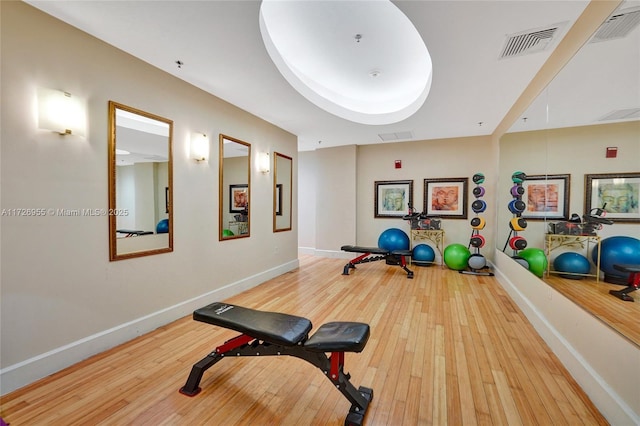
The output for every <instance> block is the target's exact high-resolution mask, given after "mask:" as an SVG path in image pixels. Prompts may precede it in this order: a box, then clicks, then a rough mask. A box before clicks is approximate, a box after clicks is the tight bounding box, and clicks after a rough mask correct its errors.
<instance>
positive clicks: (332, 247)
mask: <svg viewBox="0 0 640 426" xmlns="http://www.w3.org/2000/svg"><path fill="white" fill-rule="evenodd" d="M300 157H301V167H304V168H306V169H310V170H311V169H313V170H315V172H316V174H315V178H313V177H312V176H310V177H309V178H308V179H306V180H304V181H303V180H302V178H301V181H300V188H301V194H300V207H299V208H300V211H301V212H302V210H303V209H304V208H305V207H304V206H305V205H309V204H310V203H313V204H315V205H316V212H317V213H315V214H314V213H313V212H311V214H309V215H302V214H301V217H300V228H301V229H305V233H304V235H303V233H302V232H301V233H300V236H301V238H300V242H299V243H300V247H304V248H306V249H307V251H308V252H314V249H317V251H315V254H320V255H324V256H337V257H345V256H346V257H353V256H351V255H350V254H345V253H340V247H341V246H342V245H345V244H357V245H361V246H373V247H376V246H377V245H378V237H379V236H380V234H381V233H382V232H383V231H384V230H386V229H389V228H399V229H402V230H404V231H405V232H406V233H407V234H409V231H410V226H409V223H408V222H407V221H404V220H402V219H396V218H375V217H374V197H375V194H374V187H375V185H374V182H375V181H385V180H413V201H414V206H415V208H416V210H417V211H422V210H423V198H424V197H423V194H424V179H425V178H460V177H462V178H465V177H466V178H468V179H469V185H468V192H469V194H468V199H467V203H468V212H467V216H468V217H467V219H444V218H443V220H442V224H443V229H444V230H445V234H446V236H445V238H446V240H445V242H446V244H447V245H448V244H452V243H460V244H463V245H465V246H466V245H468V244H469V237H470V235H471V230H472V229H471V226H470V224H469V221H470V220H471V218H472V217H474V216H475V214H474V213H473V211H472V210H471V202H473V201H474V200H475V197H473V195H472V194H471V190H472V189H473V187H475V185H474V184H473V182H472V180H471V177H472V176H473V174H474V173H477V172H481V173H484V175H485V176H486V183H485V184H483V186H485V188H486V194H485V196H484V197H483V198H482V199H483V200H485V201H486V202H487V205H488V208H487V210H486V212H484V213H483V214H482V216H483V217H485V219H486V220H487V227H486V228H485V230H484V231H482V235H483V236H484V237H485V238H486V239H487V244H486V247H488V248H489V250H481V253H482V254H484V255H485V256H487V258H489V259H491V257H492V256H493V249H492V247H493V244H494V243H493V233H494V230H495V225H494V224H493V223H492V222H493V221H494V216H495V209H494V205H495V200H496V198H495V186H496V185H497V173H496V170H495V160H494V159H495V151H494V150H493V149H492V145H491V139H490V138H489V137H473V138H457V139H442V140H430V141H416V142H404V143H387V144H375V145H361V146H358V147H357V149H355V147H341V148H327V149H318V150H316V151H311V152H304V153H301V154H300ZM395 160H402V168H400V169H396V168H395ZM470 171H471V174H470ZM353 182H355V185H353ZM316 215H317V216H316ZM354 230H355V232H354Z"/></svg>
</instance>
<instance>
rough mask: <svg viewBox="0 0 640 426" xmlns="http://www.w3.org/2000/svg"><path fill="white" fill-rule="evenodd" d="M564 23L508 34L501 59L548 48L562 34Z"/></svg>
mask: <svg viewBox="0 0 640 426" xmlns="http://www.w3.org/2000/svg"><path fill="white" fill-rule="evenodd" d="M563 25H564V23H561V24H554V25H550V26H548V27H542V28H537V29H534V30H527V31H522V32H519V33H514V34H509V35H507V39H506V40H505V42H504V46H503V47H502V51H501V52H500V56H499V59H505V58H513V57H516V56H522V55H528V54H530V53H536V52H541V51H543V50H545V49H547V48H548V47H549V46H551V44H552V42H553V41H554V40H555V37H557V36H558V34H560V32H561V31H560V29H561V27H562V26H563Z"/></svg>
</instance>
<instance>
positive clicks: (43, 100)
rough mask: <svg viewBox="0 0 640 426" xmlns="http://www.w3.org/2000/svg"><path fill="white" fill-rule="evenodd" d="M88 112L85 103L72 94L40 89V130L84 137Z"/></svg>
mask: <svg viewBox="0 0 640 426" xmlns="http://www.w3.org/2000/svg"><path fill="white" fill-rule="evenodd" d="M86 122H87V119H86V112H85V106H84V104H83V102H82V101H81V100H80V99H78V98H77V97H75V96H71V94H70V93H67V92H62V91H60V90H53V89H45V88H38V128H39V129H43V130H50V131H53V132H56V133H59V134H60V135H71V134H73V135H78V136H84V134H85V128H86Z"/></svg>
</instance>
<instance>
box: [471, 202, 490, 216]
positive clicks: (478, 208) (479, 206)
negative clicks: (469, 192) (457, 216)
mask: <svg viewBox="0 0 640 426" xmlns="http://www.w3.org/2000/svg"><path fill="white" fill-rule="evenodd" d="M486 209H487V203H485V202H484V200H475V201H474V202H473V203H471V210H473V212H474V213H482V212H483V211H485V210H486Z"/></svg>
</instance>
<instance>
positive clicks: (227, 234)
mask: <svg viewBox="0 0 640 426" xmlns="http://www.w3.org/2000/svg"><path fill="white" fill-rule="evenodd" d="M234 235H235V234H234V233H233V231H231V230H230V229H223V230H222V236H223V237H233V236H234Z"/></svg>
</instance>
